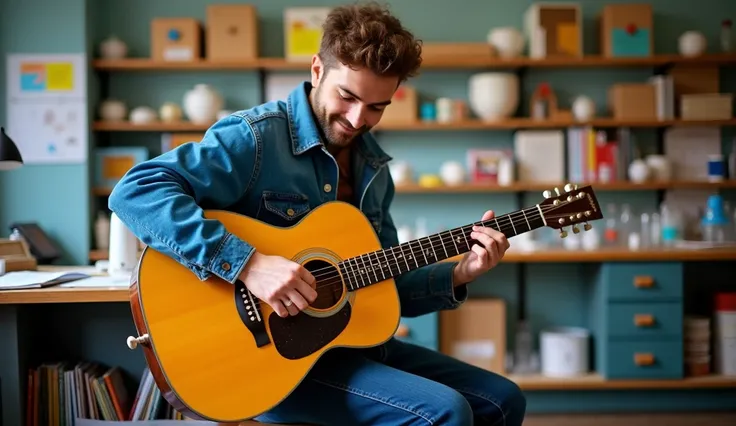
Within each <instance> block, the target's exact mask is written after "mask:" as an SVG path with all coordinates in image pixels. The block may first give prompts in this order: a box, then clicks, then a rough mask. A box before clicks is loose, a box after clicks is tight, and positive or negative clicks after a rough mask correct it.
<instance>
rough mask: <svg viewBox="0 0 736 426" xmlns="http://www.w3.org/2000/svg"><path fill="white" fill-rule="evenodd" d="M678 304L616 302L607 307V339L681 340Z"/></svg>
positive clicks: (679, 305)
mask: <svg viewBox="0 0 736 426" xmlns="http://www.w3.org/2000/svg"><path fill="white" fill-rule="evenodd" d="M682 316H683V313H682V304H681V303H680V302H661V303H658V302H618V303H610V304H609V305H608V306H607V308H606V324H608V336H609V337H612V338H632V339H636V338H658V337H662V338H671V337H674V338H680V337H681V335H682V321H683V320H682Z"/></svg>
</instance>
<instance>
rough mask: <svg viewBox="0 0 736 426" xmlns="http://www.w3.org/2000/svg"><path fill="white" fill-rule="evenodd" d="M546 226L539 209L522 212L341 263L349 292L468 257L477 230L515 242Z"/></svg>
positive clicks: (474, 241) (476, 242) (533, 208)
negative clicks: (454, 258)
mask: <svg viewBox="0 0 736 426" xmlns="http://www.w3.org/2000/svg"><path fill="white" fill-rule="evenodd" d="M544 225H545V222H544V216H543V215H542V210H541V208H540V207H539V206H535V207H530V208H526V209H522V210H518V211H516V212H513V213H509V214H505V215H503V216H499V217H497V218H493V219H490V220H487V221H482V222H475V223H471V224H469V225H465V226H461V227H458V228H453V229H449V230H447V231H443V232H439V233H436V234H432V235H428V236H426V237H422V238H418V239H415V240H411V241H407V242H405V243H402V244H398V245H395V246H392V247H389V248H386V249H382V250H378V251H374V252H371V253H366V254H363V255H360V256H356V257H351V258H349V259H345V260H344V261H342V262H340V269H341V272H342V275H343V277H345V280H346V282H347V286H348V289H349V290H358V289H360V288H363V287H367V286H369V285H371V284H375V283H377V282H381V281H383V280H386V279H388V278H394V277H397V276H399V275H402V274H405V273H407V272H409V271H412V270H414V269H418V268H421V267H423V266H427V265H430V264H433V263H437V262H440V261H442V260H445V259H449V258H451V257H454V256H457V255H460V254H463V253H466V252H468V251H470V250H471V247H472V246H473V245H474V244H479V245H481V246H482V244H481V243H479V242H478V241H476V240H474V239H472V238H470V234H471V232H472V230H473V226H484V227H490V228H493V229H495V230H496V231H499V232H502V233H503V234H504V235H505V236H506V238H512V237H514V236H516V235H520V234H523V233H526V232H529V231H532V230H534V229H537V228H541V227H542V226H544Z"/></svg>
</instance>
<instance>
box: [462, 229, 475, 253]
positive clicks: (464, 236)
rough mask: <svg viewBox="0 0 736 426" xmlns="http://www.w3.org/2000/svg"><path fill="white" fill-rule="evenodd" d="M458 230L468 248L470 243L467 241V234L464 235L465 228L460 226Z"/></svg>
mask: <svg viewBox="0 0 736 426" xmlns="http://www.w3.org/2000/svg"><path fill="white" fill-rule="evenodd" d="M471 229H472V228H471ZM460 232H462V233H463V238H465V245H466V246H468V250H470V243H469V242H468V236H467V235H465V228H464V227H463V228H460Z"/></svg>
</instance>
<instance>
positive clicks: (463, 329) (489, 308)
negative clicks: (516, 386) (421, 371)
mask: <svg viewBox="0 0 736 426" xmlns="http://www.w3.org/2000/svg"><path fill="white" fill-rule="evenodd" d="M440 352H442V353H444V354H447V355H450V356H452V357H455V358H457V359H459V360H461V361H465V362H467V363H469V364H472V365H475V366H477V367H480V368H483V369H485V370H489V371H493V372H495V373H499V374H504V373H505V372H506V303H505V302H504V300H503V299H495V298H489V299H470V300H467V301H466V302H465V303H464V304H463V306H462V308H460V309H453V310H445V311H441V312H440Z"/></svg>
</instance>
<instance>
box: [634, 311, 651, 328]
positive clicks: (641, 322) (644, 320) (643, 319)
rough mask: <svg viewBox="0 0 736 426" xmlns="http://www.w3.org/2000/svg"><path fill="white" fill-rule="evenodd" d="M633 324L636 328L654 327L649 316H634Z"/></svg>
mask: <svg viewBox="0 0 736 426" xmlns="http://www.w3.org/2000/svg"><path fill="white" fill-rule="evenodd" d="M634 324H635V325H636V326H637V327H651V326H652V325H654V316H653V315H651V314H636V315H634Z"/></svg>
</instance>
